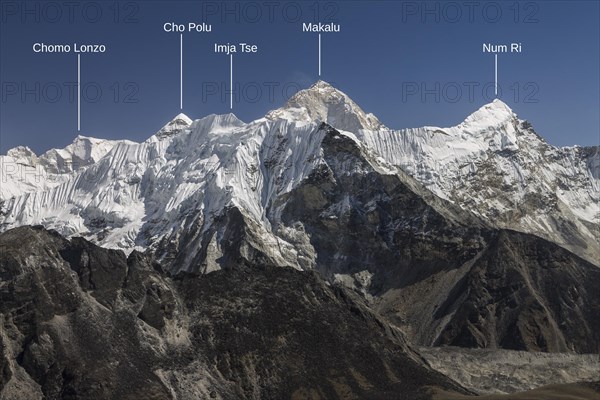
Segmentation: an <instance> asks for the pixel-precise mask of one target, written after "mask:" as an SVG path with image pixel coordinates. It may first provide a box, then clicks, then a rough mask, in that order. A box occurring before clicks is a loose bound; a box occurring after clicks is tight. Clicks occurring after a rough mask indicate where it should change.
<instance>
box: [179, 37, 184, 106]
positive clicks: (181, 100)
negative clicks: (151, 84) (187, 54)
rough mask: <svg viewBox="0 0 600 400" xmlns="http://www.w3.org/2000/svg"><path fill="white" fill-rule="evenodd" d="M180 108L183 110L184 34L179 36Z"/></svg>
mask: <svg viewBox="0 0 600 400" xmlns="http://www.w3.org/2000/svg"><path fill="white" fill-rule="evenodd" d="M179 108H180V109H181V110H183V34H182V33H180V34H179Z"/></svg>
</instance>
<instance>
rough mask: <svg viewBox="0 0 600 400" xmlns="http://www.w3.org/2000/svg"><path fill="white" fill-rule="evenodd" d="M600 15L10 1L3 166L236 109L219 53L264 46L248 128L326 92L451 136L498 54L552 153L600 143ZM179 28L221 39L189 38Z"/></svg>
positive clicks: (575, 10)
mask: <svg viewBox="0 0 600 400" xmlns="http://www.w3.org/2000/svg"><path fill="white" fill-rule="evenodd" d="M599 4H600V2H599V1H596V0H594V1H519V2H515V1H495V2H493V1H492V2H487V1H457V2H452V1H427V2H424V1H368V2H367V1H339V2H338V1H323V2H315V1H295V2H284V1H257V2H252V1H250V2H248V1H241V2H224V1H204V2H200V1H121V2H115V1H82V2H62V1H56V2H54V1H8V0H2V1H1V2H0V5H1V16H0V21H1V31H0V32H1V37H0V52H1V53H0V80H1V82H2V88H1V90H2V99H1V103H0V105H1V110H0V151H1V152H2V153H5V152H6V150H7V149H9V148H11V147H14V146H17V145H26V146H29V147H31V148H32V149H33V150H35V151H36V152H37V153H38V154H39V153H41V152H43V151H45V150H47V149H49V148H52V147H63V146H65V145H67V144H68V143H70V142H71V141H72V140H73V138H74V137H75V136H77V135H78V134H81V135H85V136H93V137H100V138H112V139H118V138H127V139H131V140H135V141H142V140H145V139H146V138H147V137H149V136H150V135H152V134H153V133H154V132H156V131H157V130H158V129H159V128H160V127H161V126H162V125H164V124H165V123H166V122H168V121H169V120H170V119H172V118H173V117H174V116H175V115H177V114H178V113H179V112H184V113H186V114H187V115H188V116H190V117H191V118H200V117H203V116H205V115H207V114H211V113H218V114H222V113H227V112H230V109H229V98H228V93H227V91H228V90H229V72H230V71H229V61H230V60H229V57H228V56H227V55H225V54H216V53H215V52H214V45H215V43H220V44H225V43H234V44H237V43H240V42H246V43H252V44H256V45H257V46H258V53H256V54H241V53H239V48H238V53H236V54H235V55H234V56H233V63H234V65H233V67H234V68H233V80H234V90H235V92H236V97H235V98H234V104H233V112H234V113H235V114H236V115H237V116H238V117H239V118H241V119H242V120H244V121H251V120H253V119H256V118H260V117H262V116H263V115H264V114H265V113H266V112H267V111H268V110H270V109H274V108H278V107H280V106H281V105H283V104H284V103H285V100H286V98H287V97H289V96H290V95H292V94H293V93H294V92H295V91H297V90H298V89H299V88H305V87H308V86H310V84H312V83H313V82H314V81H316V80H317V79H319V76H318V35H317V34H316V33H312V32H302V23H314V22H324V23H327V22H332V21H333V22H335V23H337V24H339V25H340V29H341V31H340V32H339V33H337V32H336V33H323V34H322V43H321V46H322V55H321V57H322V59H321V63H322V64H321V68H322V71H321V72H322V75H321V79H323V80H326V81H328V82H330V83H332V84H333V85H334V86H336V87H338V88H339V89H341V90H342V91H344V92H346V93H347V94H348V95H349V96H350V97H351V98H353V99H354V100H355V101H356V102H357V103H358V104H359V105H360V106H361V107H362V108H363V109H365V111H368V112H373V113H374V114H375V115H377V116H378V117H379V119H380V120H382V121H383V122H384V123H385V124H386V125H387V126H389V127H391V128H408V127H418V126H423V125H434V126H451V125H455V124H457V123H459V122H461V121H462V120H463V119H464V117H466V116H467V115H468V114H470V113H471V112H473V111H474V110H476V109H477V108H479V107H480V106H481V105H483V104H485V103H488V102H490V101H491V100H492V99H493V98H494V89H493V85H494V55H493V54H490V53H483V52H482V45H483V43H491V44H509V43H513V42H514V43H521V45H522V52H521V53H507V54H505V53H501V54H498V82H499V86H500V90H501V94H500V95H499V96H498V97H500V98H501V99H502V100H504V101H505V102H506V103H507V104H508V105H509V106H510V107H511V108H512V109H513V110H514V111H515V112H516V113H517V114H518V115H519V116H520V117H521V118H524V119H527V120H529V121H530V122H531V123H532V124H533V126H534V128H535V129H536V131H537V132H538V133H539V134H540V135H541V136H543V137H544V138H545V139H546V140H547V141H548V142H550V143H551V144H554V145H561V146H562V145H574V144H578V145H597V144H599V142H600V116H599V114H600V80H599V79H600V78H599V76H600V53H599V52H600V43H599V41H600V8H599ZM166 22H175V23H178V24H185V25H187V24H188V23H189V22H196V23H202V22H205V23H208V24H210V25H211V27H212V31H211V32H201V33H189V32H186V33H184V34H183V110H180V88H179V84H180V63H179V56H180V49H179V46H180V36H179V33H173V32H165V31H164V29H163V26H164V24H165V23H166ZM34 43H45V44H70V45H71V46H73V44H74V43H77V44H104V45H106V48H107V50H106V52H105V53H102V54H87V53H86V54H82V55H81V84H82V89H83V91H82V101H81V131H78V129H77V101H76V90H75V86H74V83H75V82H76V81H77V55H76V54H74V53H68V54H60V53H35V52H34V51H33V49H32V46H33V44H34Z"/></svg>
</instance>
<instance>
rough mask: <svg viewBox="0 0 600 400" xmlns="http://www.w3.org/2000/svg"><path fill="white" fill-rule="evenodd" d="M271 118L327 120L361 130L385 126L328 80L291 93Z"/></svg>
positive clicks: (356, 130) (341, 127)
mask: <svg viewBox="0 0 600 400" xmlns="http://www.w3.org/2000/svg"><path fill="white" fill-rule="evenodd" d="M266 117H267V118H268V119H287V120H294V121H306V122H315V121H319V122H327V123H328V124H329V125H331V126H333V127H335V128H336V129H341V130H345V131H349V132H358V131H359V130H362V129H367V130H378V129H382V128H384V126H383V125H382V124H381V122H380V121H379V120H378V119H377V117H375V116H374V115H373V114H367V113H365V112H364V111H363V110H362V109H361V108H360V107H359V106H358V105H357V104H356V103H355V102H354V101H352V99H350V97H348V96H347V95H346V94H345V93H344V92H342V91H340V90H338V89H336V88H334V87H333V86H331V85H330V84H329V83H327V82H325V81H321V80H319V81H317V82H316V83H315V84H313V85H312V86H311V87H309V88H308V89H305V90H301V91H299V92H298V93H296V94H295V95H294V96H292V97H291V98H290V99H289V100H288V102H287V103H286V104H285V106H283V107H282V108H279V109H277V110H273V111H271V112H269V113H268V114H267V116H266Z"/></svg>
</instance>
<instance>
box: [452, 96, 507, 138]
mask: <svg viewBox="0 0 600 400" xmlns="http://www.w3.org/2000/svg"><path fill="white" fill-rule="evenodd" d="M516 118H517V115H516V114H515V113H514V112H513V110H511V108H510V107H509V106H508V105H506V103H504V102H503V101H502V100H499V99H494V101H492V102H491V103H488V104H485V105H484V106H482V107H481V108H479V109H478V110H477V111H475V112H474V113H473V114H471V115H469V116H468V117H467V118H466V119H465V120H464V122H462V123H461V124H460V125H459V126H458V127H459V128H460V129H462V130H465V131H471V132H477V131H481V130H486V129H488V128H490V127H495V126H499V125H502V124H504V123H505V122H507V121H511V120H514V119H516Z"/></svg>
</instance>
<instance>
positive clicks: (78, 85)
mask: <svg viewBox="0 0 600 400" xmlns="http://www.w3.org/2000/svg"><path fill="white" fill-rule="evenodd" d="M77 131H78V132H79V131H81V54H77Z"/></svg>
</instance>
